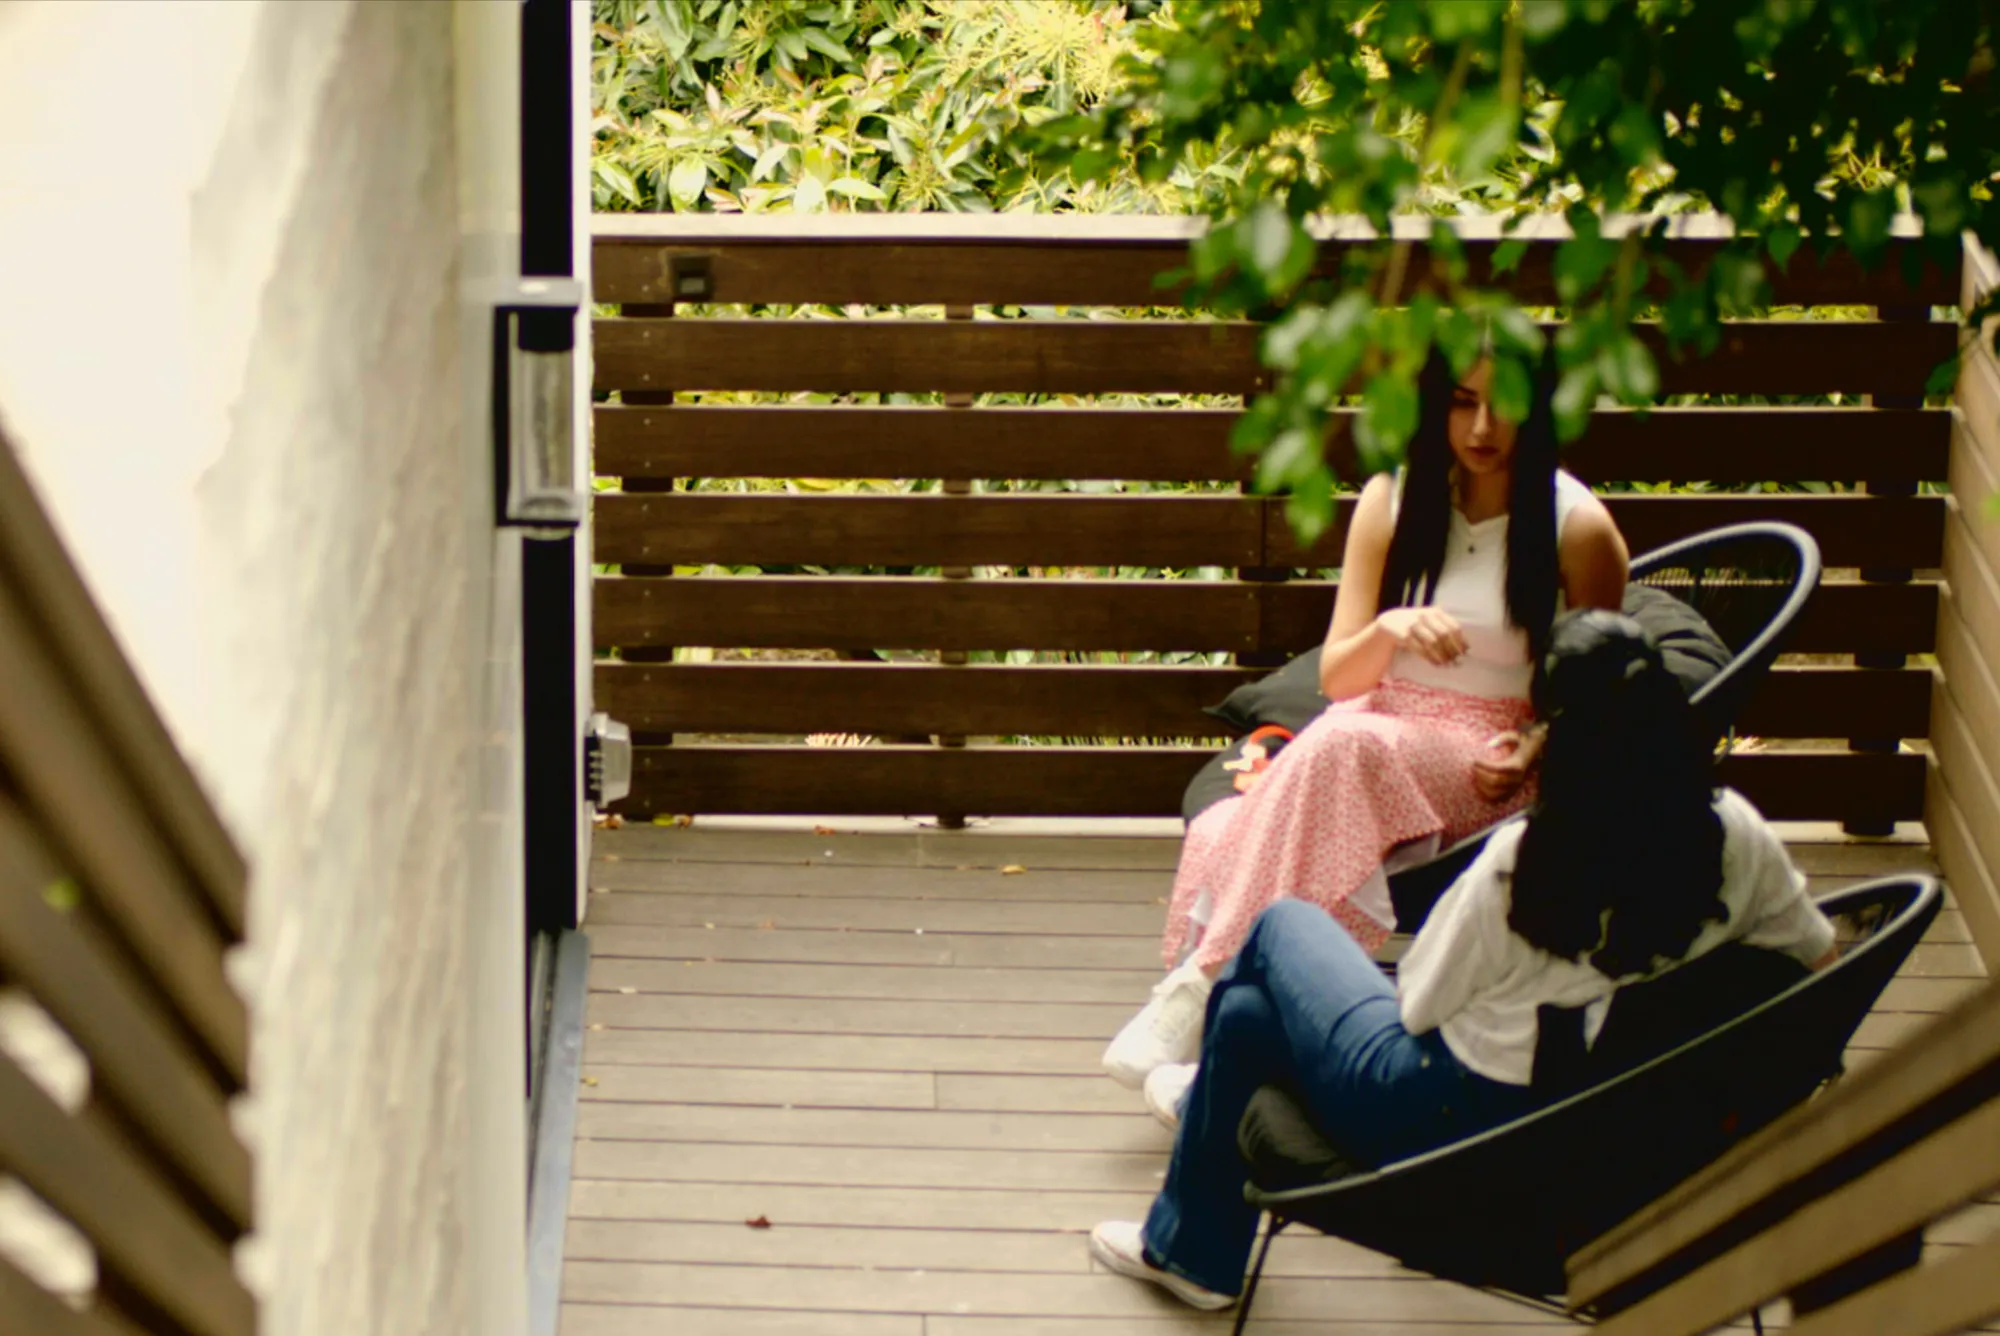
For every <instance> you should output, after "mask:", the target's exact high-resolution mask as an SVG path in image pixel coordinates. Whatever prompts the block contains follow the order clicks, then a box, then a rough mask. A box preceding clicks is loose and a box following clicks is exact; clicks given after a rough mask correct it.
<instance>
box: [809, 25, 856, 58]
mask: <svg viewBox="0 0 2000 1336" xmlns="http://www.w3.org/2000/svg"><path fill="white" fill-rule="evenodd" d="M799 36H800V38H801V40H803V41H804V42H805V44H806V45H807V46H809V47H811V48H812V49H813V50H815V51H817V52H819V53H820V54H821V55H822V56H826V57H828V58H829V59H832V60H837V61H839V62H840V63H841V64H843V65H851V64H853V63H854V57H853V56H851V55H849V54H848V51H847V48H846V47H844V46H842V45H841V44H840V43H839V42H836V41H834V40H833V39H832V38H831V37H829V36H827V35H826V34H825V33H824V32H822V31H821V30H820V29H818V28H803V29H801V30H800V32H799Z"/></svg>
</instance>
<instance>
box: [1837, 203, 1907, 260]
mask: <svg viewBox="0 0 2000 1336" xmlns="http://www.w3.org/2000/svg"><path fill="white" fill-rule="evenodd" d="M1895 210H1896V201H1895V197H1894V196H1893V195H1892V194H1891V193H1890V192H1889V191H1886V190H1871V191H1869V192H1868V193H1866V194H1862V195H1855V196H1853V197H1852V198H1850V199H1849V200H1848V201H1847V245H1848V249H1850V250H1852V251H1853V252H1854V254H1855V256H1856V258H1858V259H1859V260H1860V261H1861V263H1862V265H1863V266H1864V267H1865V266H1868V265H1870V264H1872V263H1874V261H1876V260H1878V259H1880V258H1881V256H1882V252H1883V251H1884V250H1885V249H1887V247H1888V245H1889V220H1890V219H1891V218H1892V217H1894V215H1895Z"/></svg>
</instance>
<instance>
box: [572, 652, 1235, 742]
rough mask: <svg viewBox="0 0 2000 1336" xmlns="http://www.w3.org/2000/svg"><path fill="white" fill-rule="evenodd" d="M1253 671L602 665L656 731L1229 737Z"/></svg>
mask: <svg viewBox="0 0 2000 1336" xmlns="http://www.w3.org/2000/svg"><path fill="white" fill-rule="evenodd" d="M1259 676H1261V674H1260V673H1258V672H1257V671H1255V670H1254V669H1245V668H1181V667H1155V666H1141V665H1132V666H1125V667H1120V666H1087V667H1084V666H1080V667H1055V666H1042V667H1018V668H1016V667H1002V666H999V665H988V664H979V665H971V666H962V667H934V666H930V665H924V664H863V663H815V664H786V663H773V664H762V663H703V664H635V663H606V664H599V665H598V667H597V672H596V686H597V690H596V698H597V707H598V708H599V709H601V710H604V711H606V712H607V713H609V714H611V715H613V716H614V717H616V718H618V719H621V720H623V721H625V722H626V723H628V724H630V725H631V726H632V727H633V728H634V729H637V730H640V731H644V732H655V733H696V732H713V733H815V732H842V733H871V734H886V735H889V736H896V735H901V734H912V733H952V734H1000V733H1025V734H1036V735H1042V734H1050V735H1058V736H1073V737H1147V736H1187V735H1189V734H1190V733H1197V732H1199V733H1204V734H1207V733H1211V732H1212V733H1213V735H1215V736H1223V735H1226V734H1227V732H1228V731H1229V730H1228V729H1227V727H1226V726H1225V725H1223V724H1221V723H1218V722H1217V721H1216V720H1214V719H1212V718H1210V717H1209V716H1207V715H1205V714H1203V713H1202V710H1203V708H1204V707H1206V706H1210V705H1214V704H1216V703H1218V702H1219V701H1221V700H1222V698H1223V697H1224V696H1227V695H1228V694H1229V693H1230V692H1231V691H1232V690H1234V689H1235V687H1236V686H1238V685H1239V684H1241V683H1244V682H1248V681H1252V680H1254V679H1256V678H1257V677H1259Z"/></svg>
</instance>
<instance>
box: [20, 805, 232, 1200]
mask: <svg viewBox="0 0 2000 1336" xmlns="http://www.w3.org/2000/svg"><path fill="white" fill-rule="evenodd" d="M60 879H61V873H60V869H59V868H57V867H56V865H55V864H54V863H53V862H52V861H50V860H49V859H48V858H47V857H46V854H45V851H44V850H42V849H41V847H40V841H39V840H38V839H36V838H35V836H34V833H33V831H32V830H31V829H30V828H29V827H28V825H27V823H26V821H25V820H24V819H23V818H22V816H21V813H20V812H19V810H18V809H17V808H16V807H15V806H14V804H13V802H12V801H11V800H10V799H8V798H7V797H6V795H5V794H0V977H6V978H8V979H9V980H11V981H12V982H13V983H15V984H17V985H19V986H21V987H24V988H26V989H27V990H28V992H29V994H30V995H31V996H33V997H34V999H35V1000H36V1001H37V1002H38V1003H39V1004H40V1005H41V1006H42V1007H43V1008H45V1009H46V1010H47V1011H48V1012H49V1014H50V1015H51V1016H53V1017H54V1018H55V1020H56V1022H57V1023H58V1024H60V1025H61V1026H62V1027H63V1028H64V1029H65V1030H66V1031H68V1033H69V1035H70V1037H71V1038H72V1039H73V1040H75V1041H76V1044H77V1046H78V1047H79V1048H81V1049H82V1050H83V1052H84V1054H85V1056H86V1057H88V1058H89V1059H90V1070H91V1084H92V1086H93V1088H94V1089H95V1090H96V1091H97V1092H98V1093H100V1094H101V1095H103V1096H105V1097H107V1098H109V1099H110V1100H111V1101H112V1102H113V1103H114V1104H116V1105H117V1106H118V1107H119V1108H120V1109H121V1110H123V1111H124V1112H125V1113H126V1115H127V1116H128V1117H129V1119H130V1120H131V1121H132V1122H133V1123H134V1124H135V1125H136V1126H138V1127H139V1128H140V1129H142V1130H143V1132H144V1133H145V1134H146V1135H147V1136H148V1137H149V1138H150V1139H151V1140H152V1141H153V1142H154V1144H156V1145H157V1146H159V1147H160V1148H162V1149H163V1150H164V1151H166V1152H167V1154H168V1155H169V1156H170V1157H171V1159H172V1162H173V1164H174V1166H175V1168H177V1169H178V1170H179V1171H180V1172H181V1173H182V1174H185V1175H186V1176H187V1177H188V1178H189V1179H190V1180H191V1181H192V1182H194V1183H196V1184H198V1185H199V1186H200V1188H201V1189H202V1191H203V1192H205V1193H206V1194H207V1195H208V1197H209V1198H210V1200H211V1201H213V1202H214V1203H215V1205H216V1206H218V1207H220V1208H221V1209H222V1211H223V1213H224V1214H225V1215H226V1216H227V1217H228V1219H229V1220H230V1221H231V1222H232V1223H233V1224H234V1225H235V1226H236V1228H237V1229H239V1230H242V1231H246V1232H247V1231H248V1230H249V1228H250V1157H249V1155H248V1154H247V1153H246V1152H245V1151H244V1149H243V1147H242V1144H241V1143H240V1142H238V1141H237V1140H236V1137H235V1134H234V1133H233V1132H232V1131H231V1130H230V1126H229V1110H228V1108H227V1106H226V1104H225V1102H224V1099H223V1094H222V1092H221V1091H220V1090H219V1089H217V1087H216V1085H215V1083H214V1082H213V1080H212V1079H210V1077H209V1076H208V1075H207V1074H206V1072H205V1071H204V1069H203V1064H202V1063H201V1060H200V1059H199V1058H198V1057H197V1056H196V1055H195V1054H193V1053H192V1052H190V1051H189V1050H188V1047H187V1045H186V1043H185V1042H184V1041H183V1040H182V1039H181V1038H180V1036H179V1034H178V1033H177V1032H176V1031H175V1029H174V1028H173V1027H172V1026H171V1025H169V1024H168V1023H167V1022H166V1020H165V1018H163V1017H162V1016H161V1015H160V1014H159V1013H158V1012H156V1011H154V1010H153V1009H152V1006H151V1003H150V996H149V991H148V990H147V989H146V988H145V986H144V985H143V984H141V983H140V982H139V981H138V980H136V979H134V978H132V977H130V976H129V975H128V974H127V973H126V972H125V969H124V968H123V967H122V965H121V964H120V963H119V962H118V961H117V960H116V959H115V958H114V957H112V956H111V955H110V954H109V953H107V952H106V951H104V950H103V949H102V944H100V943H93V942H92V941H91V940H90V938H89V936H88V935H87V934H86V932H85V931H84V929H83V927H82V925H81V924H80V923H79V921H78V918H77V917H76V916H75V915H72V914H66V913H64V912H62V911H60V910H58V909H56V908H54V907H53V906H52V905H50V904H49V903H48V902H46V901H45V900H44V899H43V893H44V892H45V891H46V890H47V889H48V888H49V887H50V886H52V885H55V884H57V883H58V882H59V880H60Z"/></svg>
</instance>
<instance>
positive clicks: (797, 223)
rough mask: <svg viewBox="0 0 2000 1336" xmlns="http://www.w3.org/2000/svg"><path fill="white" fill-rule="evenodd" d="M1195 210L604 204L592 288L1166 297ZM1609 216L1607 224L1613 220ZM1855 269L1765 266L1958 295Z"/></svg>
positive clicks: (1839, 299)
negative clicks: (688, 273)
mask: <svg viewBox="0 0 2000 1336" xmlns="http://www.w3.org/2000/svg"><path fill="white" fill-rule="evenodd" d="M1675 223H1676V229H1677V230H1676V234H1675V236H1674V237H1673V238H1672V239H1670V240H1668V241H1666V242H1665V243H1664V245H1665V254H1666V255H1667V256H1668V257H1669V258H1671V259H1673V260H1674V261H1675V262H1676V263H1677V264H1679V265H1680V266H1682V267H1683V268H1685V269H1691V270H1694V271H1697V272H1699V271H1700V270H1702V269H1704V268H1705V267H1706V266H1707V264H1708V262H1709V259H1710V257H1712V256H1713V255H1714V254H1715V252H1716V251H1717V250H1718V249H1719V248H1720V246H1721V244H1722V241H1721V238H1722V237H1723V236H1726V235H1727V234H1728V230H1729V229H1728V224H1727V221H1726V220H1724V219H1720V218H1715V217H1692V218H1689V219H1686V220H1681V219H1676V220H1675ZM1203 225H1204V223H1203V220H1200V219H1191V218H1154V217H1138V216H1131V215H1112V214H1099V215H1092V214H1067V215H1061V216H1051V215H1022V214H980V215H938V214H930V215H911V214H896V215H872V214H842V215H827V216H825V217H823V218H821V217H815V218H803V217H797V216H792V215H786V216H784V217H782V218H780V217H773V216H761V217H760V216H744V215H733V216H730V217H728V218H717V217H715V216H713V215H634V214H600V215H598V216H597V217H596V218H595V219H594V226H593V234H594V238H595V245H594V247H593V273H592V282H593V287H594V292H593V295H594V297H595V299H596V300H597V301H600V302H643V303H661V302H670V301H673V300H675V297H676V295H677V294H676V293H675V292H674V290H673V287H672V284H671V272H672V262H673V260H674V259H675V258H676V257H696V258H701V259H705V260H706V261H707V263H708V266H709V273H710V277H711V281H712V283H713V290H712V294H711V295H710V297H709V298H708V300H711V301H715V302H722V303H732V304H735V303H750V304H785V303H796V302H819V303H828V304H835V305H841V304H848V303H862V304H876V305H909V304H917V303H926V302H930V303H950V304H954V305H965V306H972V305H986V304H1002V305H1061V304H1069V305H1108V306H1146V305H1157V304H1160V303H1163V302H1169V301H1172V300H1174V298H1173V297H1172V295H1171V292H1170V290H1166V289H1162V288H1161V287H1160V286H1159V284H1158V281H1157V280H1158V276H1159V275H1161V274H1162V273H1166V272H1170V271H1172V270H1175V269H1179V268H1182V267H1184V266H1185V265H1186V263H1187V245H1188V242H1189V241H1190V240H1191V239H1192V238H1193V237H1194V236H1196V235H1198V234H1199V231H1200V229H1201V228H1202V226H1203ZM1428 226H1429V224H1428V223H1427V222H1424V221H1419V220H1414V219H1412V220H1398V223H1397V230H1396V235H1397V236H1398V237H1399V238H1407V239H1410V240H1413V241H1418V242H1419V249H1418V251H1417V253H1416V254H1415V255H1414V256H1413V260H1414V263H1413V265H1412V274H1413V276H1414V277H1419V278H1420V277H1421V276H1422V275H1424V274H1426V273H1427V272H1428V270H1429V268H1430V266H1429V263H1428V257H1427V253H1426V251H1425V250H1424V248H1423V247H1422V246H1421V238H1422V237H1423V236H1424V235H1425V234H1426V231H1427V228H1428ZM1454 226H1455V227H1456V228H1457V230H1458V232H1459V234H1460V236H1461V237H1462V238H1463V239H1464V248H1465V251H1466V254H1467V258H1468V259H1469V261H1470V262H1471V268H1472V273H1473V277H1474V278H1475V279H1476V280H1478V281H1488V280H1489V274H1490V271H1489V268H1488V266H1489V263H1490V259H1491V256H1492V253H1493V248H1494V246H1495V244H1496V243H1497V241H1498V239H1499V227H1498V224H1497V222H1493V223H1489V222H1486V221H1485V220H1470V219H1468V220H1460V221H1457V222H1456V223H1455V224H1454ZM1614 227H1615V224H1614ZM1531 228H1532V229H1533V230H1534V231H1535V232H1537V233H1538V234H1539V235H1538V238H1537V239H1531V240H1530V241H1529V245H1528V249H1527V253H1526V255H1525V256H1523V258H1522V260H1521V263H1520V265H1519V267H1518V268H1517V269H1516V270H1515V271H1514V272H1513V273H1512V274H1511V275H1508V276H1507V277H1505V278H1503V279H1502V280H1501V282H1502V283H1504V284H1505V285H1506V286H1507V287H1508V288H1509V290H1511V291H1513V292H1514V293H1515V294H1516V295H1517V296H1518V297H1519V298H1520V300H1522V301H1523V302H1527V303H1531V304H1536V305H1550V304H1553V303H1554V302H1555V301H1556V292H1555V284H1554V278H1553V268H1552V266H1553V260H1554V250H1555V243H1556V241H1557V240H1558V239H1559V238H1560V236H1562V235H1564V234H1565V233H1566V229H1564V228H1563V226H1562V223H1561V220H1560V219H1554V218H1551V219H1546V220H1544V219H1536V220H1533V222H1532V224H1531ZM1321 233H1322V242H1321V251H1320V265H1319V272H1320V273H1321V274H1322V275H1323V276H1326V277H1336V278H1337V277H1338V276H1339V274H1340V266H1341V263H1342V258H1343V255H1344V253H1345V252H1346V251H1347V250H1348V249H1350V248H1351V247H1352V246H1354V245H1355V244H1357V241H1358V240H1359V239H1360V238H1363V237H1366V236H1367V235H1369V234H1368V233H1367V232H1366V231H1365V230H1364V229H1361V228H1356V227H1355V226H1354V224H1353V222H1352V220H1333V221H1331V222H1330V223H1329V224H1325V225H1322V227H1321ZM1913 244H1915V243H1914V242H1912V241H1911V240H1909V239H1907V238H1899V239H1897V240H1896V241H1894V242H1892V243H1891V254H1890V255H1889V257H1888V261H1887V262H1886V263H1884V264H1882V265H1881V266H1880V267H1879V268H1877V269H1874V270H1871V271H1867V272H1864V271H1863V270H1862V269H1861V266H1860V265H1859V264H1858V263H1857V262H1856V261H1855V260H1854V258H1853V257H1852V256H1851V255H1850V254H1848V253H1846V252H1845V251H1841V252H1838V253H1836V254H1834V255H1832V256H1829V257H1827V258H1825V259H1821V258H1820V257H1819V256H1818V255H1817V254H1816V253H1815V251H1814V249H1813V248H1812V247H1805V248H1803V249H1801V250H1800V251H1799V253H1798V254H1797V255H1795V256H1793V257H1792V261H1791V263H1790V264H1789V265H1787V266H1786V267H1785V268H1784V270H1783V272H1778V271H1776V270H1775V269H1774V270H1773V272H1772V274H1771V278H1772V284H1773V291H1774V297H1775V299H1776V300H1778V301H1780V302H1783V303H1791V304H1799V305H1812V304H1816V303H1825V304H1837V305H1854V306H1878V305H1937V306H1948V305H1950V304H1952V303H1953V302H1954V301H1956V300H1957V298H1958V275H1957V273H1956V266H1942V267H1941V266H1938V265H1936V264H1927V265H1926V266H1925V271H1924V274H1923V277H1922V280H1921V282H1920V285H1919V286H1918V287H1917V288H1916V289H1915V290H1912V289H1910V288H1909V287H1908V286H1907V285H1906V284H1905V282H1904V279H1903V269H1902V264H1901V259H1902V257H1901V253H1900V252H1901V251H1902V250H1903V249H1904V248H1905V247H1906V246H1910V245H1913Z"/></svg>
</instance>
